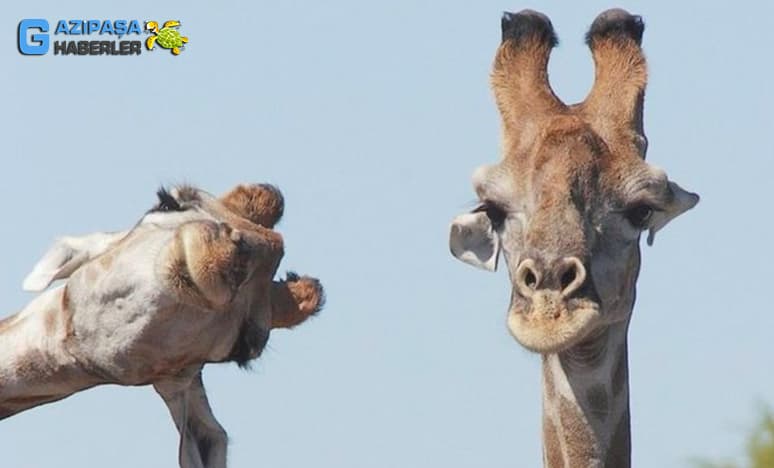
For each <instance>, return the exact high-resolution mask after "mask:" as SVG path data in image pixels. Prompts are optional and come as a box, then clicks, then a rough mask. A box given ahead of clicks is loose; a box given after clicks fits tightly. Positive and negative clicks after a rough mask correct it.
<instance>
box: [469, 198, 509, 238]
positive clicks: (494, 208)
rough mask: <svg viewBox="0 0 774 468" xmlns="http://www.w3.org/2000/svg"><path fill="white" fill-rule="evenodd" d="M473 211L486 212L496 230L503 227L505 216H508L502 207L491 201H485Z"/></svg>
mask: <svg viewBox="0 0 774 468" xmlns="http://www.w3.org/2000/svg"><path fill="white" fill-rule="evenodd" d="M473 212H474V213H481V212H483V213H486V217H487V218H489V222H490V223H492V228H493V229H494V230H495V231H499V230H500V229H501V228H502V227H503V224H504V223H505V218H506V217H507V216H508V213H506V212H505V210H504V209H502V207H500V206H498V205H497V204H496V203H492V202H490V201H484V202H483V203H481V205H479V207H478V208H476V209H475V210H473Z"/></svg>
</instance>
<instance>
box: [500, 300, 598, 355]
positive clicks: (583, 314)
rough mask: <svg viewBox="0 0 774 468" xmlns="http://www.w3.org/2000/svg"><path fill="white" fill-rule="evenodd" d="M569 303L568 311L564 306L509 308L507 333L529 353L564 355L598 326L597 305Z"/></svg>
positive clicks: (587, 302)
mask: <svg viewBox="0 0 774 468" xmlns="http://www.w3.org/2000/svg"><path fill="white" fill-rule="evenodd" d="M572 302H573V303H575V304H572V305H571V307H570V308H568V307H567V305H565V304H564V303H558V304H553V305H552V306H551V307H547V306H545V305H543V307H536V306H535V305H534V304H531V305H528V306H526V307H515V308H512V309H511V310H510V311H509V313H508V329H509V330H510V332H511V335H513V337H514V338H516V341H518V342H519V344H521V345H522V346H524V347H525V348H527V349H528V350H530V351H533V352H536V353H540V354H552V353H558V352H561V351H564V350H566V349H568V348H571V347H572V346H574V345H576V344H577V343H579V342H580V341H582V340H583V339H584V338H585V337H586V336H588V334H589V333H590V332H591V331H592V330H593V329H594V328H596V326H597V325H598V324H599V322H600V312H599V305H597V304H596V303H595V302H593V301H588V300H581V301H578V300H574V301H572ZM577 302H580V304H578V303H577ZM572 306H574V307H572Z"/></svg>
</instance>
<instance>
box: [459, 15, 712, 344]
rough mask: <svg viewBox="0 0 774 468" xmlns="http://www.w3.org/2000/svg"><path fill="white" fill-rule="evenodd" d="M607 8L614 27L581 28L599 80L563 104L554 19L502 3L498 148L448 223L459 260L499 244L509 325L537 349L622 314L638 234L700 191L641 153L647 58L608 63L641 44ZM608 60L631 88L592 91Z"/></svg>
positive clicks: (635, 265) (488, 259)
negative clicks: (471, 200) (549, 71)
mask: <svg viewBox="0 0 774 468" xmlns="http://www.w3.org/2000/svg"><path fill="white" fill-rule="evenodd" d="M627 15H628V14H627ZM613 16H614V17H613V18H612V19H610V18H608V20H609V21H613V23H615V24H614V26H615V25H617V26H615V27H612V28H611V27H610V24H607V25H606V24H602V26H599V25H597V26H596V27H597V29H598V30H600V31H603V32H605V34H608V33H609V31H610V30H613V31H614V32H615V34H617V35H615V34H614V35H612V36H609V35H608V36H605V35H604V34H602V33H594V31H595V29H594V28H595V26H594V25H592V31H591V32H590V33H589V34H590V36H589V37H590V38H591V39H590V44H591V46H592V51H593V52H595V60H596V62H597V70H598V74H597V79H596V82H595V89H594V90H592V92H591V94H590V96H589V98H587V100H586V101H584V102H583V103H581V104H577V105H574V106H566V105H564V104H563V103H561V101H559V100H558V98H556V97H555V95H554V94H553V92H552V91H551V90H550V87H549V86H548V84H547V81H546V75H545V73H544V69H545V66H546V64H547V61H548V53H549V51H550V49H551V47H552V46H553V44H554V43H555V36H554V34H553V29H552V26H551V24H550V21H548V19H547V18H546V17H544V16H543V15H540V14H538V13H535V12H530V11H525V12H522V13H519V14H516V15H506V17H505V18H504V20H503V44H502V45H501V46H500V48H499V49H498V53H497V55H496V58H495V67H494V72H493V74H492V81H493V87H494V89H495V96H496V98H497V103H498V106H499V107H500V111H501V115H502V117H503V127H504V132H503V140H504V141H503V147H504V150H505V158H504V159H503V161H502V162H500V163H499V164H496V165H493V166H485V167H482V168H479V169H478V170H477V171H475V173H474V175H473V186H474V189H475V191H476V193H477V195H478V198H479V201H480V205H479V206H478V207H477V208H476V209H475V210H473V211H472V212H471V213H467V214H464V215H461V216H459V217H458V218H456V219H455V221H454V222H453V223H452V228H451V236H450V247H451V251H452V254H453V255H455V256H456V257H457V258H459V259H460V260H463V261H465V262H467V263H470V264H473V265H476V266H479V267H482V268H485V269H489V270H494V269H495V268H496V266H497V261H498V257H499V256H500V254H502V256H503V257H504V259H505V262H506V263H507V266H508V271H509V274H510V279H511V284H512V291H511V303H510V307H509V311H508V327H509V329H510V331H511V333H512V334H513V336H514V337H515V338H516V340H517V341H518V342H519V343H521V344H522V345H523V346H525V347H526V348H528V349H530V350H532V351H536V352H540V353H554V352H559V351H563V350H565V349H568V348H570V347H572V346H573V345H575V344H577V343H579V342H580V341H582V340H583V339H584V338H585V337H587V336H589V334H590V333H592V332H594V331H595V330H598V329H599V328H601V327H604V326H607V325H610V324H612V323H616V322H621V321H626V320H628V319H629V315H630V314H631V310H632V306H633V303H634V295H635V294H634V288H635V282H636V279H637V274H638V271H639V257H640V255H639V238H640V234H641V233H642V232H643V231H646V230H648V231H649V232H650V234H649V237H648V241H649V243H652V240H653V236H654V234H655V232H656V231H658V230H659V229H661V228H662V227H663V226H664V225H665V224H666V223H667V222H668V221H669V220H671V219H673V218H674V217H675V216H677V215H679V214H680V213H682V212H684V211H686V210H688V209H690V208H691V207H693V206H694V205H695V204H696V203H697V202H698V196H697V195H695V194H692V193H689V192H686V191H685V190H683V189H682V188H680V187H679V186H678V185H677V184H675V183H673V182H670V181H669V179H668V178H667V176H666V174H665V173H664V172H663V171H661V170H659V169H656V168H653V167H651V166H649V165H648V164H647V163H645V161H644V159H643V155H644V151H645V147H646V140H645V138H644V135H643V134H642V132H641V123H640V124H639V127H638V122H639V121H638V119H640V118H641V105H642V101H641V95H642V89H641V88H638V87H637V86H639V85H641V86H643V87H644V77H641V76H639V75H638V73H640V72H642V73H644V62H643V65H642V67H641V69H640V68H637V67H635V66H634V65H631V66H632V67H633V68H632V69H630V70H619V69H617V68H615V67H618V68H620V67H621V65H620V63H622V62H621V61H620V60H619V59H620V58H621V54H629V55H630V56H628V59H629V60H627V61H624V62H623V63H629V64H637V63H639V62H638V59H639V58H640V55H638V53H639V44H638V43H637V41H636V40H635V39H636V38H635V36H636V24H635V25H631V24H629V23H627V21H628V22H632V21H634V20H633V19H632V17H630V16H626V17H615V15H613ZM598 21H599V20H598ZM616 22H617V23H616ZM622 22H623V23H622ZM603 23H604V22H603ZM619 23H620V24H619ZM595 24H597V22H596V21H595ZM627 28H628V29H627ZM632 29H634V33H632V32H631V30H632ZM600 34H602V35H600ZM640 34H641V29H640ZM622 47H623V48H625V50H620V49H621V48H622ZM605 54H607V55H605ZM608 62H612V63H617V64H618V65H615V66H614V67H613V69H611V70H609V71H608V72H607V73H609V74H611V75H612V77H611V78H610V79H612V80H613V81H614V82H615V83H614V85H615V86H614V87H613V88H612V89H614V90H615V89H619V88H620V89H624V90H625V89H627V86H629V87H630V89H631V90H633V93H631V94H623V95H620V96H618V95H616V94H615V93H612V97H611V93H610V92H608V91H609V90H605V92H598V93H597V94H595V92H596V90H597V89H598V88H599V87H601V86H604V85H605V83H606V80H608V76H607V75H606V74H604V73H601V72H600V69H601V70H603V71H604V70H606V69H607V68H606V67H608V65H609V64H608ZM616 73H617V74H619V75H621V74H623V76H616ZM627 80H628V81H627ZM616 87H618V88H616ZM599 96H601V97H599Z"/></svg>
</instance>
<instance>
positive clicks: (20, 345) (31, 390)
mask: <svg viewBox="0 0 774 468" xmlns="http://www.w3.org/2000/svg"><path fill="white" fill-rule="evenodd" d="M67 301H68V299H67V294H66V289H65V288H57V289H54V290H51V291H47V292H45V293H43V294H42V295H40V296H38V297H37V298H35V299H34V300H33V301H32V302H31V303H30V304H29V305H28V306H27V307H26V308H25V309H24V310H23V311H22V312H20V313H18V314H16V315H12V316H10V317H7V318H5V319H2V320H0V420H1V419H4V418H6V417H8V416H11V415H13V414H16V413H18V412H20V411H24V410H26V409H29V408H33V407H35V406H38V405H41V404H44V403H48V402H52V401H56V400H59V399H62V398H64V397H66V396H68V395H70V394H72V393H74V392H77V391H79V390H82V389H85V388H88V387H91V386H94V385H96V384H98V383H99V382H100V380H99V379H98V378H96V377H95V376H93V375H90V374H88V373H86V372H85V371H84V370H83V369H82V368H81V367H80V366H79V365H78V364H77V363H76V362H75V360H74V359H73V357H72V356H71V355H70V354H69V353H67V352H66V351H65V349H64V346H63V342H64V339H65V338H66V334H67V333H68V327H69V323H68V314H67V305H68V304H67Z"/></svg>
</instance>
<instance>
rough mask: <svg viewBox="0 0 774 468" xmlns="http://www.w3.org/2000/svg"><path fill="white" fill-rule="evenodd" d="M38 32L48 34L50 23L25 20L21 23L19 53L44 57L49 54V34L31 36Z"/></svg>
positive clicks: (38, 20) (40, 20)
mask: <svg viewBox="0 0 774 468" xmlns="http://www.w3.org/2000/svg"><path fill="white" fill-rule="evenodd" d="M34 30H37V31H39V32H41V33H47V32H48V21H46V20H44V19H25V20H21V21H20V22H19V52H21V53H22V54H24V55H43V54H45V53H46V52H48V34H34V33H33V34H31V35H29V38H28V37H27V36H28V34H29V32H30V31H34Z"/></svg>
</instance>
